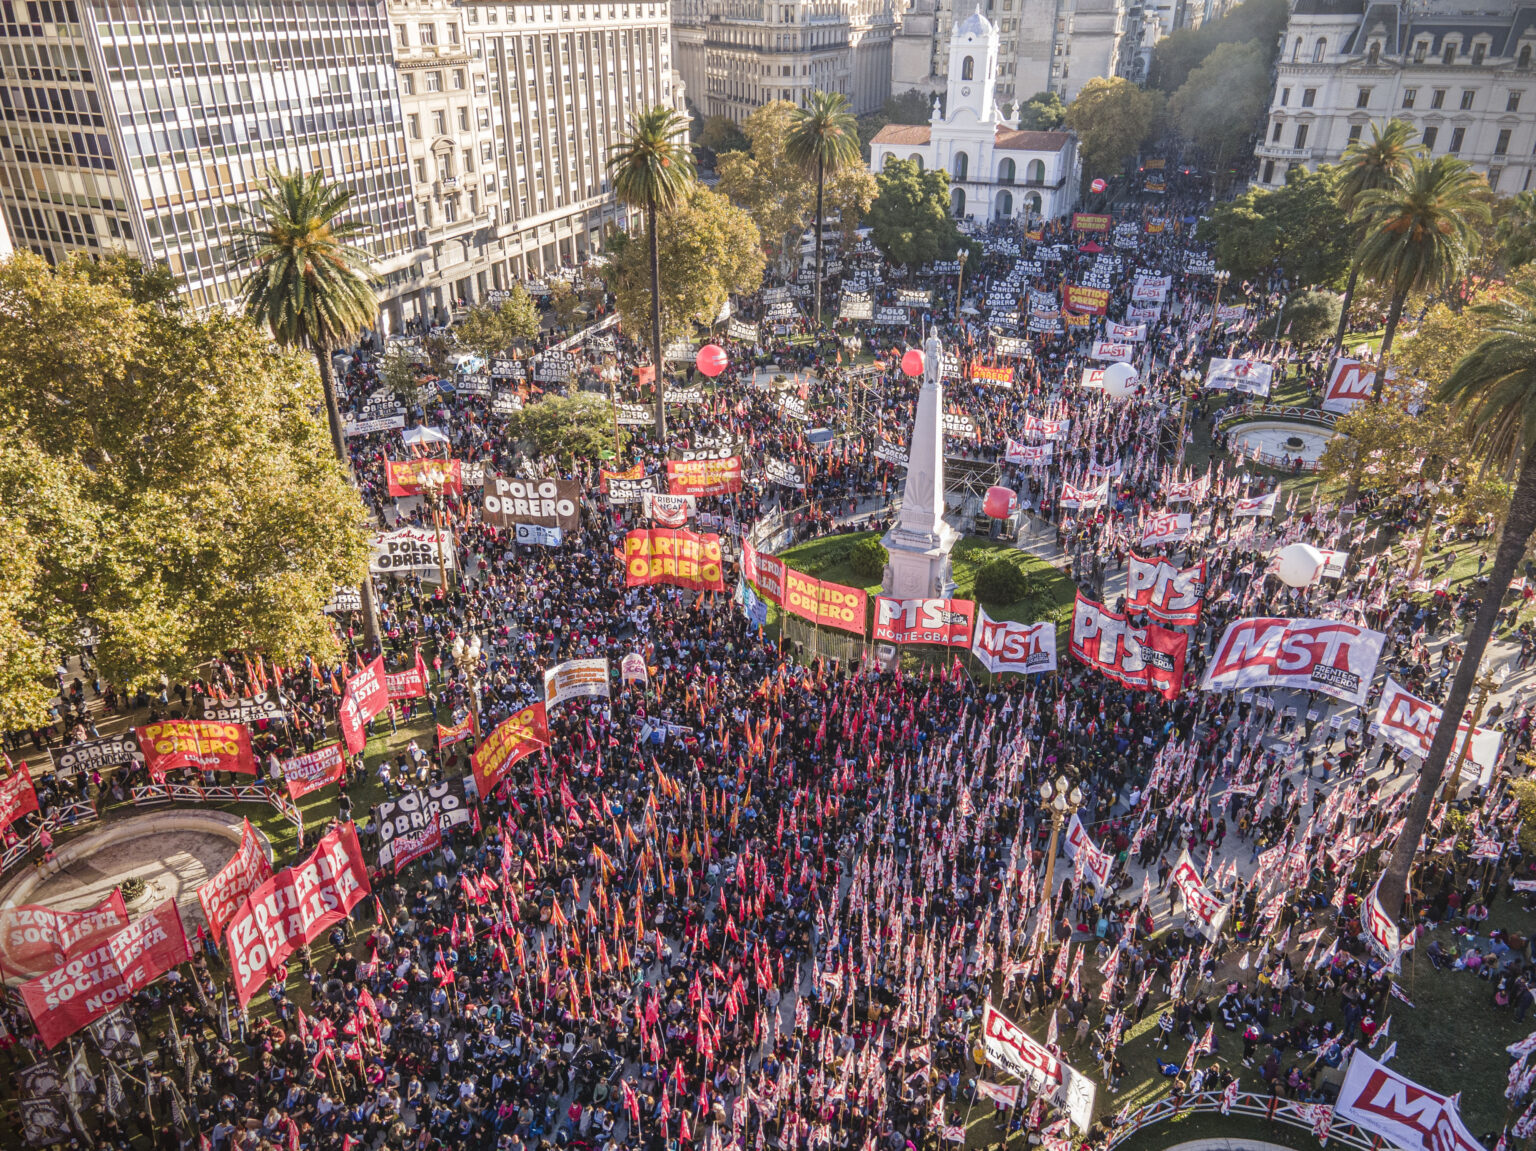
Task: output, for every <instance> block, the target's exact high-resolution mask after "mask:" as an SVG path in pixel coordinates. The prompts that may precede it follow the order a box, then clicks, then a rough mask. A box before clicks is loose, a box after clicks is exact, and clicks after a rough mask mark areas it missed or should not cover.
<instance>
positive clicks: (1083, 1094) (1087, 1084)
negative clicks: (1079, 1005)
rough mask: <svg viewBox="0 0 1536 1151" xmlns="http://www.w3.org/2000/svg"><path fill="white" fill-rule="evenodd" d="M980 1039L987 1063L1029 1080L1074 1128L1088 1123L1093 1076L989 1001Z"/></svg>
mask: <svg viewBox="0 0 1536 1151" xmlns="http://www.w3.org/2000/svg"><path fill="white" fill-rule="evenodd" d="M981 1043H982V1048H983V1050H985V1052H986V1055H987V1062H988V1063H991V1064H993V1065H994V1066H997V1067H1001V1068H1002V1069H1003V1070H1004V1071H1006V1072H1008V1074H1010V1075H1012V1076H1013V1077H1014V1078H1015V1079H1020V1080H1022V1081H1023V1082H1025V1083H1027V1084H1029V1087H1030V1090H1031V1091H1034V1092H1036V1093H1038V1094H1041V1095H1044V1096H1045V1097H1047V1098H1049V1099H1051V1100H1053V1101H1054V1102H1056V1103H1059V1104H1061V1105H1062V1106H1063V1107H1065V1108H1066V1109H1067V1114H1068V1115H1069V1116H1071V1119H1072V1123H1073V1125H1074V1126H1076V1127H1077V1128H1078V1130H1080V1131H1086V1130H1088V1128H1089V1126H1091V1125H1092V1123H1093V1103H1094V1096H1095V1094H1096V1093H1097V1088H1096V1087H1095V1085H1094V1082H1093V1080H1092V1079H1090V1078H1088V1077H1087V1076H1086V1075H1083V1074H1081V1073H1079V1072H1078V1071H1076V1070H1074V1069H1073V1068H1071V1067H1069V1066H1067V1064H1066V1063H1065V1062H1064V1061H1063V1060H1062V1059H1061V1057H1060V1056H1058V1055H1055V1054H1053V1053H1052V1051H1051V1049H1050V1048H1049V1047H1047V1046H1046V1045H1045V1044H1043V1043H1041V1042H1039V1041H1038V1040H1036V1039H1034V1038H1033V1037H1032V1036H1031V1035H1030V1034H1029V1033H1028V1032H1027V1031H1025V1030H1024V1028H1022V1027H1020V1026H1019V1025H1018V1024H1017V1023H1015V1022H1014V1021H1013V1020H1011V1019H1009V1018H1008V1017H1007V1016H1006V1015H1004V1014H1003V1013H1002V1012H1001V1011H999V1010H998V1009H997V1008H995V1007H993V1006H992V1004H991V1003H990V1002H989V1003H987V1004H986V1006H985V1008H984V1009H983V1011H982V1016H981Z"/></svg>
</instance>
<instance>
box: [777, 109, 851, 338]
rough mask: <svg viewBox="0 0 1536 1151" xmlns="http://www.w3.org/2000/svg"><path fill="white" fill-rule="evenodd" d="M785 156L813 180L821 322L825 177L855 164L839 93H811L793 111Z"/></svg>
mask: <svg viewBox="0 0 1536 1151" xmlns="http://www.w3.org/2000/svg"><path fill="white" fill-rule="evenodd" d="M784 155H785V156H786V157H787V158H788V159H789V161H790V163H792V164H796V165H798V166H799V167H800V168H801V169H803V170H804V171H805V173H806V175H814V176H815V177H816V313H815V314H816V322H817V323H820V322H821V217H822V200H823V198H824V193H825V190H826V185H827V177H828V176H833V175H836V174H837V173H838V172H839V171H840V170H841V169H843V168H845V167H848V166H850V165H852V164H855V163H857V162H858V159H859V122H858V121H857V120H855V119H854V118H853V113H852V112H850V111H849V110H848V97H847V96H844V95H843V94H842V93H841V92H821V91H817V92H812V93H811V95H810V99H808V100H807V101H806V105H805V107H804V108H796V109H795V112H794V119H793V123H792V124H791V126H790V129H789V138H788V139H787V140H786V141H785V143H784Z"/></svg>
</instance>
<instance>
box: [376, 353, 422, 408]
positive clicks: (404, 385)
mask: <svg viewBox="0 0 1536 1151" xmlns="http://www.w3.org/2000/svg"><path fill="white" fill-rule="evenodd" d="M417 359H418V357H417V354H416V353H415V352H414V351H412V350H411V349H409V348H408V347H406V346H405V345H404V344H394V345H392V346H391V347H390V349H389V351H387V352H385V353H384V358H383V359H382V360H380V361H379V382H380V383H381V384H383V385H384V386H385V387H386V388H388V389H389V390H390V392H391V393H392V394H393V395H394V397H395V398H396V399H397V400H399V401H400V402H401V403H402V404H414V403H415V402H416V393H417V391H418V390H419V389H420V387H421V385H420V384H419V383H418V382H417V380H418V379H419V377H420V376H421V369H420V368H419V367H418V366H417V363H416V361H417Z"/></svg>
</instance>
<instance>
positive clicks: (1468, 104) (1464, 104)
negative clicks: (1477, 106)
mask: <svg viewBox="0 0 1536 1151" xmlns="http://www.w3.org/2000/svg"><path fill="white" fill-rule="evenodd" d="M1476 95H1477V93H1476V92H1475V91H1474V90H1473V89H1471V88H1463V89H1462V90H1461V110H1462V111H1463V112H1470V111H1471V110H1472V97H1474V96H1476Z"/></svg>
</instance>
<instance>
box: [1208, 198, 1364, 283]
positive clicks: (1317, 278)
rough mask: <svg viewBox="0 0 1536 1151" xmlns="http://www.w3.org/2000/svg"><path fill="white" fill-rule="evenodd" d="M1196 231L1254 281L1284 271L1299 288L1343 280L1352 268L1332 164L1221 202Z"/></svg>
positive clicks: (1226, 264) (1231, 267) (1223, 261)
mask: <svg viewBox="0 0 1536 1151" xmlns="http://www.w3.org/2000/svg"><path fill="white" fill-rule="evenodd" d="M1195 235H1196V237H1197V238H1198V239H1199V240H1200V242H1201V243H1205V244H1210V245H1211V246H1212V249H1213V251H1214V253H1215V256H1216V261H1217V263H1219V264H1220V265H1221V266H1222V267H1223V268H1225V269H1227V270H1228V271H1229V272H1231V273H1232V274H1233V275H1234V276H1237V277H1239V278H1241V279H1245V280H1251V279H1256V278H1258V277H1260V276H1264V275H1267V274H1268V273H1269V271H1270V270H1271V269H1278V270H1279V271H1280V272H1281V273H1282V274H1283V275H1284V276H1285V277H1286V278H1287V279H1288V280H1289V281H1290V282H1291V284H1292V286H1293V287H1311V286H1313V285H1328V284H1332V283H1333V282H1334V281H1335V280H1337V279H1338V278H1339V277H1340V276H1341V275H1342V274H1343V273H1344V271H1345V269H1346V268H1347V267H1348V264H1349V256H1350V242H1351V239H1352V233H1351V231H1350V229H1349V220H1348V218H1347V217H1346V216H1345V215H1344V213H1343V211H1342V210H1341V209H1340V208H1339V205H1338V200H1337V199H1336V198H1335V195H1334V172H1333V170H1332V169H1329V168H1323V169H1320V170H1319V171H1316V172H1308V171H1304V170H1302V169H1295V170H1293V171H1292V172H1291V174H1290V175H1289V177H1287V180H1286V183H1285V186H1284V187H1281V188H1276V189H1275V190H1274V191H1264V190H1263V189H1259V188H1250V189H1248V190H1247V191H1246V192H1244V193H1243V194H1242V195H1240V196H1238V197H1237V198H1236V199H1233V200H1229V201H1224V202H1221V203H1217V204H1215V205H1213V206H1212V208H1211V209H1210V212H1209V214H1208V215H1207V216H1206V218H1205V219H1203V220H1202V221H1201V222H1200V225H1199V228H1198V230H1197V231H1196V233H1195Z"/></svg>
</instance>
